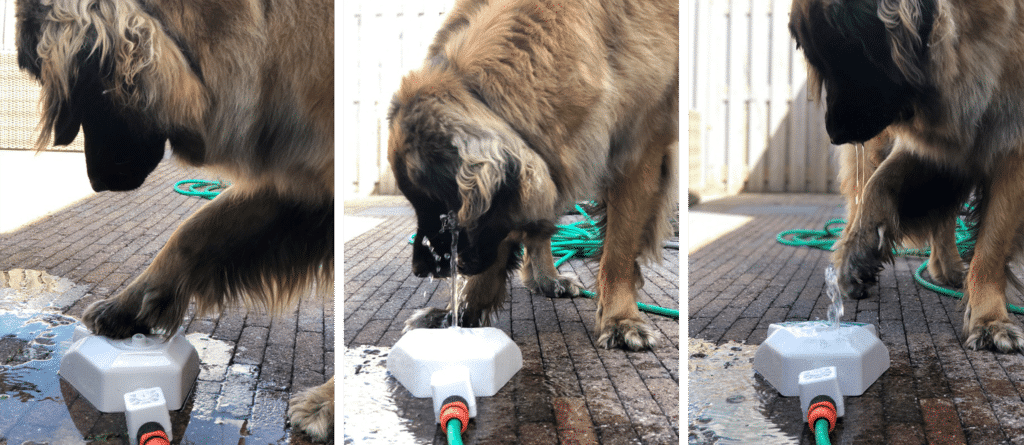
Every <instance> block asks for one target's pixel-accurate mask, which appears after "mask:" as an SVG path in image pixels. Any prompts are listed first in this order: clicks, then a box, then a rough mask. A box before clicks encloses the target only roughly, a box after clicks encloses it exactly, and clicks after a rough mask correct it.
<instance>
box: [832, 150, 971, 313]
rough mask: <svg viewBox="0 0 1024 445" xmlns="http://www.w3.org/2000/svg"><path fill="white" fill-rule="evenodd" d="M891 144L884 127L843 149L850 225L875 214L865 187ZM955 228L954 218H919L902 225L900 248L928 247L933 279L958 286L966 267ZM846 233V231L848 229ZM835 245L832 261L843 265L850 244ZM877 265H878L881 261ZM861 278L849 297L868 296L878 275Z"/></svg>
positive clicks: (842, 170) (844, 190)
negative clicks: (860, 142)
mask: <svg viewBox="0 0 1024 445" xmlns="http://www.w3.org/2000/svg"><path fill="white" fill-rule="evenodd" d="M894 143H895V140H894V138H893V136H892V134H891V132H890V131H889V130H884V131H882V133H880V134H879V135H878V136H875V137H874V138H871V140H869V141H867V142H864V143H863V144H856V145H854V146H853V147H848V148H847V149H845V150H843V151H842V153H841V156H840V168H839V180H840V185H839V189H840V192H841V193H842V194H843V196H844V197H845V198H846V220H847V224H848V226H849V227H851V228H852V227H855V226H857V221H858V219H860V218H861V215H862V214H869V215H870V214H877V212H878V211H877V210H876V209H874V208H873V206H874V205H875V204H877V203H878V201H870V202H869V201H865V199H864V186H865V185H866V184H867V183H868V181H869V180H870V178H871V176H872V175H874V173H875V171H876V170H877V169H878V167H879V166H880V165H881V164H882V161H884V160H885V159H886V158H887V157H889V155H890V154H891V153H892V150H893V144H894ZM876 181H877V180H876ZM956 228H957V225H956V220H955V219H954V218H945V217H943V218H935V219H929V220H924V221H918V222H917V224H910V225H906V224H904V225H901V226H900V232H901V233H900V234H901V235H902V236H903V239H902V240H901V244H902V246H903V247H908V246H916V247H918V248H923V247H928V248H930V249H931V254H930V256H929V258H928V273H929V274H930V275H931V277H932V279H933V280H934V281H935V282H937V283H938V284H942V285H947V286H952V287H955V288H961V287H963V280H964V274H965V270H964V266H963V259H962V258H961V255H960V251H959V249H958V248H957V245H956ZM845 233H849V231H847V232H845ZM898 242H900V241H898ZM837 247H838V248H837V249H836V250H835V251H834V252H832V261H833V262H834V263H836V264H842V263H843V262H844V261H845V259H846V258H847V257H848V256H849V254H850V252H849V249H850V248H851V247H852V246H851V245H850V244H849V243H843V242H840V243H839V244H838V246H837ZM967 253H968V254H969V253H970V252H969V251H968V252H967ZM886 259H889V260H892V259H893V258H892V257H891V256H888V257H886ZM878 266H879V267H881V264H878ZM862 278H863V280H864V281H863V282H862V283H861V284H862V285H861V286H858V287H856V288H853V289H849V290H850V291H852V292H860V294H855V295H850V296H851V297H853V298H857V299H860V298H866V297H867V295H865V294H864V292H867V291H868V286H869V285H871V284H873V283H875V281H876V279H877V276H876V275H875V274H871V275H866V276H864V277H862Z"/></svg>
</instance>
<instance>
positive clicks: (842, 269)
mask: <svg viewBox="0 0 1024 445" xmlns="http://www.w3.org/2000/svg"><path fill="white" fill-rule="evenodd" d="M869 238H870V239H868V240H863V239H860V240H859V239H857V238H856V237H855V238H853V239H851V240H845V241H846V242H845V243H843V245H842V246H841V247H840V249H839V250H838V251H836V254H835V255H834V256H833V260H834V262H835V265H836V275H837V276H836V279H837V280H836V281H837V284H838V285H839V291H840V292H841V293H842V294H843V295H845V296H847V297H849V298H852V299H855V300H863V299H865V298H867V297H869V296H870V293H869V292H868V290H869V289H870V288H871V286H873V285H874V284H875V283H877V282H878V273H879V272H881V271H882V261H883V254H882V250H880V249H878V248H877V246H876V245H877V244H878V243H879V241H878V240H879V238H878V237H877V236H875V237H873V238H872V237H869ZM865 243H868V244H867V245H866V244H865Z"/></svg>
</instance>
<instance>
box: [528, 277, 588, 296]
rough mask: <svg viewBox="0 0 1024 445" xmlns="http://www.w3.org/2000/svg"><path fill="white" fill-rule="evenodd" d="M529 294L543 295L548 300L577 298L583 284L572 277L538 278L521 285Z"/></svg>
mask: <svg viewBox="0 0 1024 445" xmlns="http://www.w3.org/2000/svg"><path fill="white" fill-rule="evenodd" d="M523 284H524V285H525V286H526V288H527V289H530V292H533V293H537V294H543V295H545V296H547V297H548V298H564V297H578V296H579V295H580V291H581V290H582V289H583V283H580V280H579V278H576V277H575V276H573V275H569V274H565V275H558V276H556V277H545V276H538V277H534V278H533V279H530V280H528V281H526V282H525V283H523Z"/></svg>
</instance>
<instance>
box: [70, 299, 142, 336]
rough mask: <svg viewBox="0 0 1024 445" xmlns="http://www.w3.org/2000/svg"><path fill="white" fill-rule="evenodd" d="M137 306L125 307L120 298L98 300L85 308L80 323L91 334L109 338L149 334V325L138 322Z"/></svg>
mask: <svg viewBox="0 0 1024 445" xmlns="http://www.w3.org/2000/svg"><path fill="white" fill-rule="evenodd" d="M137 316H138V308H137V307H135V308H132V307H126V306H125V305H124V304H123V303H122V302H121V300H119V299H115V298H110V299H107V300H100V301H97V302H95V303H93V304H91V305H89V307H88V308H86V309H85V313H83V314H82V323H83V324H85V327H87V328H89V331H91V332H92V333H93V334H97V335H102V336H106V337H110V338H115V339H117V338H128V337H131V336H132V335H134V334H147V335H148V334H149V333H150V327H149V326H147V325H146V324H144V323H142V322H140V321H139V320H138V319H137V318H136V317H137Z"/></svg>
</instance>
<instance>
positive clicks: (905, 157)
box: [790, 0, 1024, 352]
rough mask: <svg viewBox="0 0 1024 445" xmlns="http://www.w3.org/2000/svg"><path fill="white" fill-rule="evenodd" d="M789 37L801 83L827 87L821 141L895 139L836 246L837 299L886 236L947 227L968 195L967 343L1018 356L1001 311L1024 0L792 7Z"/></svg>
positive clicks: (1022, 180)
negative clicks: (801, 62)
mask: <svg viewBox="0 0 1024 445" xmlns="http://www.w3.org/2000/svg"><path fill="white" fill-rule="evenodd" d="M790 30H791V31H792V34H793V36H794V37H795V39H796V41H797V44H798V46H800V47H802V48H803V49H804V54H805V56H806V57H807V60H808V62H809V66H810V71H811V83H810V87H811V88H812V90H814V91H815V92H816V91H817V90H819V89H821V88H824V90H825V91H826V96H825V102H826V105H827V116H826V128H827V130H828V133H829V135H830V136H831V137H832V139H833V142H834V143H837V144H839V143H846V142H858V141H865V140H868V139H870V138H872V137H874V136H875V135H876V134H878V133H879V132H881V131H882V130H883V129H885V128H888V129H889V131H891V132H892V135H893V137H894V138H895V142H894V147H893V150H892V153H891V154H890V155H889V157H888V158H886V159H885V160H884V161H883V162H882V163H881V164H880V165H879V167H878V170H877V171H876V172H875V173H874V174H873V175H872V176H871V178H870V179H869V180H868V182H867V184H866V185H865V190H864V195H863V196H864V197H863V199H864V202H866V203H870V208H869V209H865V210H864V211H862V212H861V216H860V218H859V219H858V220H857V221H856V222H855V224H853V225H852V227H850V228H849V234H848V236H844V239H843V240H842V243H843V246H842V249H845V252H846V254H845V256H843V257H840V258H838V260H837V263H838V264H837V266H839V267H838V268H839V271H838V272H839V275H840V285H841V287H842V288H843V291H844V292H846V293H847V294H852V295H855V296H856V295H862V294H864V293H863V292H862V288H863V286H865V285H866V284H867V283H869V282H870V281H871V280H870V277H872V276H873V274H874V273H876V271H877V268H878V267H880V265H881V261H883V260H885V259H887V255H888V253H887V252H888V248H889V247H890V246H892V244H893V243H894V242H895V240H897V239H899V238H900V237H901V236H902V235H903V234H905V233H908V232H912V231H914V230H916V229H915V228H920V227H925V226H929V225H933V226H934V224H940V223H941V222H942V221H949V223H950V224H952V221H953V218H955V215H956V212H957V210H958V208H959V205H960V203H962V202H963V201H964V200H965V199H966V198H968V197H969V196H971V195H972V193H973V194H974V195H973V196H974V198H975V199H976V200H977V207H976V210H975V213H976V215H975V217H976V218H977V220H978V223H979V225H978V234H977V244H976V246H975V250H974V253H973V257H972V258H971V260H970V266H969V268H968V271H967V276H966V279H965V283H966V288H965V294H966V305H967V309H966V310H965V313H964V336H965V337H966V340H965V342H966V344H967V346H969V347H972V348H975V349H978V348H990V349H995V350H998V351H1004V352H1010V351H1024V331H1022V330H1021V328H1020V327H1019V326H1018V325H1017V324H1015V323H1013V322H1012V321H1011V320H1010V318H1009V316H1008V314H1007V311H1006V306H1005V303H1006V284H1007V281H1008V280H1009V281H1010V282H1011V283H1012V282H1016V280H1015V279H1014V277H1013V276H1012V274H1009V272H1008V269H1009V268H1008V261H1009V260H1010V259H1011V258H1012V257H1013V256H1014V255H1016V254H1018V253H1019V252H1020V250H1021V249H1020V246H1021V241H1022V240H1021V233H1022V230H1021V229H1022V222H1024V220H1022V219H1021V218H1020V215H1021V214H1022V212H1024V77H1022V76H1021V73H1022V72H1024V1H1021V0H976V1H964V0H847V1H835V0H795V1H794V2H793V9H792V12H791V21H790Z"/></svg>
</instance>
